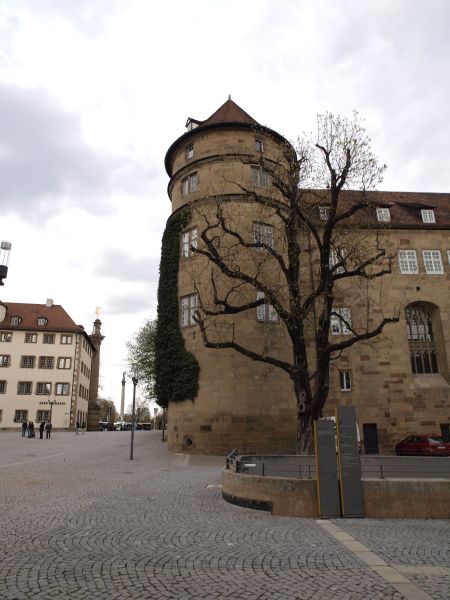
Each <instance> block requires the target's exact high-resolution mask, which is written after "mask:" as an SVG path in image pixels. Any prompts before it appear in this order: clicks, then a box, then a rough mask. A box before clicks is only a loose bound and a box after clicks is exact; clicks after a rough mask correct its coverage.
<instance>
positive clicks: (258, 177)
mask: <svg viewBox="0 0 450 600" xmlns="http://www.w3.org/2000/svg"><path fill="white" fill-rule="evenodd" d="M251 174H252V184H253V185H254V186H256V187H266V188H267V187H269V173H268V172H267V171H264V169H261V167H252V168H251Z"/></svg>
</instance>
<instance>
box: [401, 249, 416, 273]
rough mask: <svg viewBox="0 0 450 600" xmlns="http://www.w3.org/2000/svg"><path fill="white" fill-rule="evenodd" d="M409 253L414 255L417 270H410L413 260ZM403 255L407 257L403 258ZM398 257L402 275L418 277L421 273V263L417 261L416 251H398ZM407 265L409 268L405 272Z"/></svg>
mask: <svg viewBox="0 0 450 600" xmlns="http://www.w3.org/2000/svg"><path fill="white" fill-rule="evenodd" d="M408 253H410V254H411V255H412V254H414V263H415V270H412V269H410V267H411V265H412V260H411V257H409V256H408ZM403 254H405V256H404V257H403V258H402V255H403ZM397 256H398V266H399V269H400V273H401V274H402V275H417V274H418V273H419V263H418V260H417V252H416V250H412V249H411V248H402V249H400V250H397ZM405 265H406V266H407V269H406V270H404V266H405Z"/></svg>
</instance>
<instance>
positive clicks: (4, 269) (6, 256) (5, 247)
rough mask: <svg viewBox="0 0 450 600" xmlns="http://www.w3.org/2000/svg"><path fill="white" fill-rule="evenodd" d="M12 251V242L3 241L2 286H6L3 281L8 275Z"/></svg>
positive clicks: (0, 255)
mask: <svg viewBox="0 0 450 600" xmlns="http://www.w3.org/2000/svg"><path fill="white" fill-rule="evenodd" d="M10 250H11V242H7V241H6V240H2V241H1V242H0V285H5V284H4V283H3V280H4V279H6V276H7V275H8V262H9V252H10Z"/></svg>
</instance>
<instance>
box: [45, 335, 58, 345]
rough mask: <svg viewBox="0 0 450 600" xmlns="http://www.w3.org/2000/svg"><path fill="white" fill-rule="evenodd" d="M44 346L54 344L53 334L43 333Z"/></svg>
mask: <svg viewBox="0 0 450 600" xmlns="http://www.w3.org/2000/svg"><path fill="white" fill-rule="evenodd" d="M43 342H44V344H54V343H55V335H54V334H53V333H44V339H43Z"/></svg>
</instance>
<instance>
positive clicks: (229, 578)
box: [0, 431, 450, 600]
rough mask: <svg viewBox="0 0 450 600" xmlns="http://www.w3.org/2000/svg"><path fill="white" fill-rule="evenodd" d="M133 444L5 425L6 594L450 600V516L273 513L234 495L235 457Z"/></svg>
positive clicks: (1, 484) (109, 435) (0, 447)
mask: <svg viewBox="0 0 450 600" xmlns="http://www.w3.org/2000/svg"><path fill="white" fill-rule="evenodd" d="M129 440H130V432H105V433H89V434H86V435H84V436H82V435H79V436H76V435H75V434H72V433H58V432H55V433H54V434H53V435H52V439H51V440H45V439H44V440H39V439H26V438H22V437H21V436H20V434H13V433H5V432H2V433H0V503H1V504H0V523H1V528H0V599H1V600H3V599H5V600H6V599H8V600H22V599H25V598H27V599H28V598H30V599H31V598H33V599H38V600H43V599H46V600H47V599H49V600H50V599H72V598H73V599H91V598H93V599H103V598H105V599H106V598H108V599H111V598H117V599H119V598H120V599H121V600H128V599H129V600H134V599H153V598H155V599H157V598H161V599H165V598H170V599H180V600H182V599H183V600H184V599H186V600H188V599H196V600H197V599H205V600H209V599H211V600H213V599H221V598H227V599H231V600H234V599H236V600H238V599H243V600H246V599H249V600H256V599H260V600H265V599H272V598H273V599H279V600H285V599H292V600H303V599H305V600H306V599H318V600H327V599H330V600H335V599H339V600H340V599H342V600H344V599H345V600H350V599H351V600H357V599H358V600H359V599H360V600H371V599H373V600H375V599H377V600H379V599H381V598H389V599H395V600H401V599H402V598H407V599H414V598H424V599H425V598H433V599H434V600H448V598H450V523H449V522H447V521H411V520H405V521H404V520H389V521H383V520H375V519H364V520H349V519H344V520H336V521H333V524H334V525H335V526H336V527H334V528H332V529H327V523H330V522H324V525H323V524H322V522H320V523H319V522H317V521H316V520H314V519H296V518H291V517H272V516H271V515H270V514H268V513H265V512H258V511H252V510H249V509H243V508H239V507H236V506H232V505H230V504H227V503H225V502H224V501H223V500H222V498H221V489H220V483H221V468H222V465H223V461H222V460H219V459H214V458H211V457H208V458H207V459H206V458H205V459H204V460H203V459H202V458H200V457H187V456H182V455H172V454H170V453H168V452H167V449H166V445H165V444H163V443H162V442H161V441H160V433H159V432H147V431H138V432H136V435H135V452H134V456H135V460H134V461H130V460H129ZM330 524H331V523H330ZM353 541H354V542H355V543H356V542H358V544H357V545H355V543H353ZM345 544H347V546H348V545H350V547H347V546H346V545H345ZM353 547H354V548H356V550H355V551H353V550H354V548H353ZM351 548H353V550H352V549H351ZM361 548H363V550H361ZM369 553H370V554H371V555H376V557H377V559H378V560H377V561H375V562H377V564H378V565H380V564H381V565H384V564H386V567H384V568H380V567H379V566H376V565H375V566H371V565H370V564H367V562H365V561H364V560H363V558H364V556H367V555H368V554H369ZM361 557H362V558H361ZM376 569H378V571H377V570H376ZM405 581H406V583H405Z"/></svg>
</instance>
